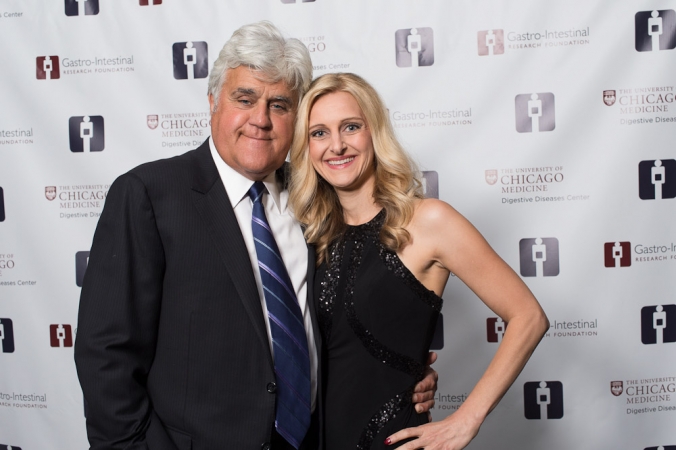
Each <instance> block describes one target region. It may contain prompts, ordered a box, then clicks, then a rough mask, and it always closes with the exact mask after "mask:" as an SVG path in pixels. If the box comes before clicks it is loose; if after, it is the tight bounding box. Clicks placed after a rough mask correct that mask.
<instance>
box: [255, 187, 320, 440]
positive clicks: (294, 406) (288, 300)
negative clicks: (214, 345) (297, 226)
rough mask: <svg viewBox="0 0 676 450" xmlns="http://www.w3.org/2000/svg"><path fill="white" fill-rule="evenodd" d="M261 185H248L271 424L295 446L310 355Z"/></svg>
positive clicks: (306, 421) (305, 413) (306, 418)
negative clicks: (272, 403) (271, 376)
mask: <svg viewBox="0 0 676 450" xmlns="http://www.w3.org/2000/svg"><path fill="white" fill-rule="evenodd" d="M264 192H265V185H264V184H263V183H262V182H261V181H256V182H255V183H254V184H253V186H251V189H250V190H249V197H251V200H252V201H253V214H252V218H251V227H252V230H253V237H254V245H255V247H256V256H257V257H258V271H259V272H260V275H261V283H262V284H263V292H264V295H265V303H266V304H267V308H268V319H269V322H270V333H271V335H272V347H273V352H274V360H275V376H276V378H277V391H276V392H277V405H276V413H275V428H276V429H277V432H278V433H279V434H280V435H281V436H282V437H283V438H284V439H286V440H287V441H288V442H289V444H291V445H293V446H294V447H295V448H296V449H297V448H299V447H300V443H301V442H302V441H303V438H304V437H305V434H306V433H307V430H308V428H309V427H310V358H309V354H308V346H307V337H306V334H305V326H304V325H303V315H302V313H301V311H300V306H299V305H298V299H297V298H296V294H295V291H294V289H293V285H292V284H291V279H290V278H289V274H288V272H287V271H286V267H285V266H284V261H282V257H281V254H280V252H279V248H278V247H277V243H276V242H275V238H274V236H273V235H272V231H271V230H270V225H269V224H268V220H267V217H266V216H265V209H264V207H263V203H262V197H263V193H264Z"/></svg>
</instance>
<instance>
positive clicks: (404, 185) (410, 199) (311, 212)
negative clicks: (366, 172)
mask: <svg viewBox="0 0 676 450" xmlns="http://www.w3.org/2000/svg"><path fill="white" fill-rule="evenodd" d="M333 92H347V93H349V94H351V95H352V97H354V99H355V100H356V101H357V104H358V105H359V107H360V108H361V110H362V113H363V114H364V119H365V121H366V126H367V127H368V129H369V130H370V132H371V138H372V140H373V149H374V153H375V183H374V189H373V199H374V201H375V202H376V204H378V205H380V206H382V207H383V208H384V209H385V212H386V219H385V223H384V224H383V228H382V231H381V233H380V240H381V242H382V243H383V244H384V245H385V246H386V247H387V248H389V249H390V250H392V251H397V250H399V249H400V248H402V247H403V246H405V245H406V244H407V243H408V242H409V240H410V235H409V233H408V231H406V229H405V228H404V227H405V226H406V225H408V223H409V222H410V221H411V218H412V217H413V212H414V209H415V203H416V199H419V198H422V197H423V194H422V185H421V183H420V181H419V180H418V178H417V173H418V172H417V168H416V166H415V164H414V163H413V161H412V160H411V158H409V156H408V155H407V154H406V152H405V151H404V149H403V148H402V147H401V145H400V144H399V142H398V141H397V139H396V137H395V135H394V131H393V129H392V124H391V123H390V120H389V117H388V112H387V110H386V109H385V105H384V104H383V101H382V100H381V99H380V96H379V95H378V93H377V92H376V90H375V89H373V87H372V86H371V85H370V84H368V83H367V82H366V81H365V80H364V79H363V78H361V77H360V76H358V75H355V74H352V73H330V74H326V75H322V76H321V77H319V78H317V79H316V80H314V81H313V82H312V84H311V85H310V89H309V90H308V92H307V93H306V94H305V97H303V100H302V102H301V104H300V108H299V111H298V117H297V120H296V130H295V135H294V140H293V145H292V147H291V181H290V186H289V189H290V199H289V201H290V204H291V207H292V208H293V211H294V213H295V215H296V218H297V219H298V220H299V221H300V222H301V223H302V224H303V225H304V226H305V238H306V239H307V241H308V242H309V243H311V244H314V245H315V246H316V248H317V264H320V263H321V262H322V261H326V260H327V259H328V252H329V250H328V249H329V246H330V245H331V243H332V242H333V241H335V240H336V239H337V238H338V237H339V236H340V235H341V234H342V233H343V232H344V231H345V229H346V225H345V221H344V218H343V208H342V207H341V205H340V201H339V200H338V195H337V194H336V191H335V190H334V188H333V187H332V186H331V185H330V184H329V183H328V182H326V181H325V180H324V179H323V178H322V177H321V176H319V175H318V174H317V172H316V171H315V170H314V167H313V166H312V161H311V160H310V157H309V151H308V141H309V131H308V129H309V119H310V111H311V110H312V107H313V105H314V104H315V102H316V101H317V99H318V98H320V97H322V96H324V95H327V94H330V93H333Z"/></svg>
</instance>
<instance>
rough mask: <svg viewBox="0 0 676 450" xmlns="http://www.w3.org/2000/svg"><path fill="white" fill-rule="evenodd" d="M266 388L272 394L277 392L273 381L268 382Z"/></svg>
mask: <svg viewBox="0 0 676 450" xmlns="http://www.w3.org/2000/svg"><path fill="white" fill-rule="evenodd" d="M267 389H268V392H269V393H271V394H274V393H275V392H277V385H276V384H275V383H268V386H267Z"/></svg>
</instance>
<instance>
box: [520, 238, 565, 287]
mask: <svg viewBox="0 0 676 450" xmlns="http://www.w3.org/2000/svg"><path fill="white" fill-rule="evenodd" d="M519 255H520V258H519V259H520V263H521V264H520V268H521V276H524V277H555V276H557V275H558V274H559V240H558V239H556V238H553V237H548V238H527V239H521V240H520V241H519Z"/></svg>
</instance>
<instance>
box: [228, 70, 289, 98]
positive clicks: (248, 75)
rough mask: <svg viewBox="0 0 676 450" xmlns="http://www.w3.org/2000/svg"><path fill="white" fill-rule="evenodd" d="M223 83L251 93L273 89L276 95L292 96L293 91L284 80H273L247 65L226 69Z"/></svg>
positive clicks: (233, 88) (234, 89)
mask: <svg viewBox="0 0 676 450" xmlns="http://www.w3.org/2000/svg"><path fill="white" fill-rule="evenodd" d="M225 84H226V85H229V86H228V87H229V88H230V89H231V90H232V91H233V92H235V91H249V92H251V93H253V94H261V93H262V92H263V91H265V90H268V91H273V92H275V93H276V94H277V95H284V96H287V97H293V96H294V95H295V92H294V91H293V90H292V89H291V87H290V86H289V85H288V83H286V81H284V80H281V79H280V80H275V79H274V78H273V77H271V76H270V75H268V74H266V73H265V72H262V71H260V70H255V69H253V68H250V67H247V66H239V67H236V68H234V69H228V71H227V73H226V77H225Z"/></svg>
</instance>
